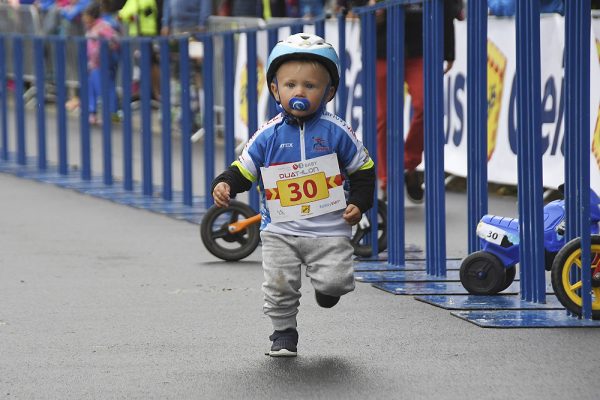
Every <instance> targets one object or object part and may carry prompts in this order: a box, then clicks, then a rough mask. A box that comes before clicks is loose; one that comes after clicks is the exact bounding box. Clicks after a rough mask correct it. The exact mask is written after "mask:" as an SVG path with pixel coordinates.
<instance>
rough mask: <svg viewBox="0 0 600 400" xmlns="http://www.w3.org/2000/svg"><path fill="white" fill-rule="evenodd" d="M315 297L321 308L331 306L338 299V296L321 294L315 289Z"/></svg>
mask: <svg viewBox="0 0 600 400" xmlns="http://www.w3.org/2000/svg"><path fill="white" fill-rule="evenodd" d="M315 298H316V299H317V304H318V305H320V306H321V307H323V308H331V307H333V306H335V305H336V304H337V303H338V301H340V296H329V295H328V294H323V293H320V292H317V291H316V290H315Z"/></svg>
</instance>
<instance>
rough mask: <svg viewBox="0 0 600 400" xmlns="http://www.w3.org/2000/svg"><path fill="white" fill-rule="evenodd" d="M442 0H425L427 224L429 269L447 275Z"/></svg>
mask: <svg viewBox="0 0 600 400" xmlns="http://www.w3.org/2000/svg"><path fill="white" fill-rule="evenodd" d="M443 17H444V5H443V2H442V0H431V1H427V2H425V3H424V4H423V43H424V44H429V45H424V46H423V47H424V49H423V53H424V54H423V69H424V96H425V110H424V111H425V125H424V128H425V132H424V136H425V138H424V141H425V199H426V202H425V224H426V245H425V246H426V258H427V273H428V274H430V275H435V276H446V223H445V221H446V203H445V188H444V126H443V123H444V105H443V98H444V88H443V84H444V73H443V62H444V58H443V45H444V32H443Z"/></svg>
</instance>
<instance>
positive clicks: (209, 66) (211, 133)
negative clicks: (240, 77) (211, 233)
mask: <svg viewBox="0 0 600 400" xmlns="http://www.w3.org/2000/svg"><path fill="white" fill-rule="evenodd" d="M202 41H203V43H204V60H205V61H204V65H203V68H202V82H203V88H204V118H202V120H203V121H204V177H205V179H204V188H205V190H204V192H205V193H206V195H205V196H204V205H205V206H206V209H208V208H209V207H210V206H211V205H212V202H213V201H212V196H211V190H210V189H211V186H212V185H211V184H212V180H213V179H214V178H215V120H214V102H215V101H214V87H213V83H214V73H213V62H214V61H213V59H214V51H213V36H212V35H205V36H204V37H203V38H202ZM226 76H227V75H226ZM232 76H233V75H232Z"/></svg>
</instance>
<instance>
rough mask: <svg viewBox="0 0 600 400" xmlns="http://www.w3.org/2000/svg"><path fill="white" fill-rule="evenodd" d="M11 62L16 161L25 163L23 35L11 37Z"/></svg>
mask: <svg viewBox="0 0 600 400" xmlns="http://www.w3.org/2000/svg"><path fill="white" fill-rule="evenodd" d="M13 57H14V59H13V63H14V71H15V77H14V82H15V111H16V113H15V118H16V120H15V125H16V127H17V163H19V164H21V165H25V164H26V163H27V159H26V158H27V155H26V148H27V146H26V143H25V102H24V100H23V36H20V35H18V36H14V37H13Z"/></svg>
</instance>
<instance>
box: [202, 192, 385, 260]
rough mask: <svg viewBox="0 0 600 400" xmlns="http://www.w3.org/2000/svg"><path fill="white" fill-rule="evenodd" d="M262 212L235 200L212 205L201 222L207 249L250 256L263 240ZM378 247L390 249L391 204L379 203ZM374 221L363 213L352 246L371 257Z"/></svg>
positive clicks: (238, 257)
mask: <svg viewBox="0 0 600 400" xmlns="http://www.w3.org/2000/svg"><path fill="white" fill-rule="evenodd" d="M260 219H261V215H260V214H256V212H255V211H254V210H253V209H252V208H250V206H248V205H246V204H244V203H242V202H240V201H237V200H231V202H230V203H229V207H223V208H219V207H216V206H212V207H211V208H209V209H208V211H207V212H206V214H204V217H203V218H202V222H201V224H200V237H201V238H202V243H203V244H204V246H205V247H206V249H207V250H208V251H209V252H210V253H211V254H212V255H214V256H215V257H218V258H220V259H222V260H225V261H238V260H241V259H243V258H246V257H248V256H249V255H250V254H252V253H253V252H254V250H255V249H256V247H258V245H259V242H260V233H259V228H260ZM377 221H378V240H377V244H378V248H379V251H380V252H381V251H384V250H385V249H387V225H386V224H387V204H386V203H385V202H384V201H382V200H379V201H378V203H377ZM370 232H371V223H370V221H369V219H368V217H367V216H366V214H363V217H362V219H361V221H360V222H359V223H358V224H356V225H355V226H354V227H353V228H352V238H351V241H352V246H353V247H354V254H355V255H356V256H358V257H370V256H371V253H372V247H371V245H370V244H369V243H367V237H368V236H369V233H370Z"/></svg>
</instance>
